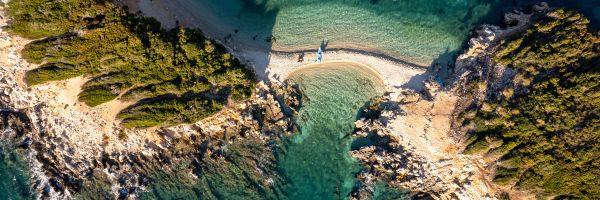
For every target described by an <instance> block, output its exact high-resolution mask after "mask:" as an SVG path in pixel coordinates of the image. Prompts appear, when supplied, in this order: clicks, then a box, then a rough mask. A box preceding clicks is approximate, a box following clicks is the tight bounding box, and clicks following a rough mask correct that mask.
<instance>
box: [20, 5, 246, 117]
mask: <svg viewBox="0 0 600 200" xmlns="http://www.w3.org/2000/svg"><path fill="white" fill-rule="evenodd" d="M8 6H9V7H8V14H9V15H10V17H11V18H12V20H11V23H10V25H9V27H8V28H9V30H10V31H11V32H13V33H16V34H19V35H21V36H24V37H26V38H30V39H38V40H35V41H33V42H32V43H30V44H28V45H27V46H26V47H25V49H24V50H23V52H22V54H23V57H24V58H25V59H26V60H27V61H28V62H30V63H34V64H40V66H39V68H37V69H34V70H30V71H28V72H27V73H26V75H25V82H26V83H27V84H29V85H32V86H33V85H39V84H43V83H47V82H49V81H56V80H65V79H69V78H74V77H77V76H81V75H84V76H85V77H87V78H89V81H88V82H86V83H85V84H84V85H83V87H82V88H83V89H82V91H81V93H80V94H79V100H80V101H81V102H84V103H86V104H87V105H89V106H92V107H93V106H97V105H100V104H103V103H106V102H108V101H112V100H115V99H118V100H121V101H125V102H137V103H136V104H134V105H132V106H130V107H129V108H127V109H125V110H123V111H121V113H120V114H119V115H118V116H117V117H118V118H120V119H122V124H123V125H124V126H125V127H152V126H164V125H175V124H179V123H192V122H195V121H198V120H200V119H202V118H204V117H207V116H210V115H212V114H213V113H216V112H218V111H219V110H221V109H222V108H223V106H224V104H226V102H227V101H230V100H242V99H245V98H247V97H248V96H249V95H250V94H251V93H252V88H253V86H254V81H253V75H252V72H251V71H249V70H248V69H246V68H245V67H244V66H243V65H242V64H241V63H240V62H239V61H238V60H237V59H235V58H233V56H232V55H231V54H229V53H227V51H226V49H225V48H224V47H222V46H220V45H217V44H215V43H214V42H213V41H211V40H209V39H207V38H205V37H204V36H203V34H202V32H201V31H200V30H197V29H188V28H184V27H182V26H180V27H178V28H175V29H172V30H164V29H163V28H161V26H160V23H159V22H157V21H156V20H154V19H151V18H145V17H141V16H138V15H133V14H130V13H128V12H127V11H126V10H123V9H121V8H119V7H117V6H116V5H113V4H112V3H109V2H107V1H94V0H66V1H47V0H34V1H10V2H9V4H8Z"/></svg>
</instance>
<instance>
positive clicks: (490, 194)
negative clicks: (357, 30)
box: [351, 3, 549, 199]
mask: <svg viewBox="0 0 600 200" xmlns="http://www.w3.org/2000/svg"><path fill="white" fill-rule="evenodd" d="M548 9H549V8H548V5H547V4H544V3H542V4H539V5H535V6H534V7H533V8H532V13H523V12H520V11H514V12H512V13H508V14H506V15H505V22H506V24H507V27H506V28H501V27H499V26H494V25H482V26H480V27H479V28H478V29H477V30H476V31H475V32H476V35H477V36H476V37H474V38H472V39H471V40H470V41H469V48H468V49H467V50H466V51H465V52H464V53H463V54H461V55H459V57H458V58H457V60H456V63H455V68H454V72H453V75H452V76H451V77H450V78H449V80H446V81H444V82H446V83H448V84H447V86H445V87H441V86H440V84H439V82H437V81H435V77H429V78H428V79H427V80H425V81H424V83H423V84H424V85H425V88H424V90H422V91H414V90H405V91H400V92H396V93H390V94H387V95H386V96H384V97H381V98H379V99H375V100H373V104H372V105H371V106H370V107H368V108H365V110H364V111H363V114H362V116H363V118H361V119H360V120H358V121H357V122H356V128H357V129H356V131H355V132H354V136H355V137H357V138H367V139H368V140H370V141H371V143H372V145H367V146H363V147H360V148H359V149H356V150H353V151H352V152H351V155H352V156H353V157H355V158H356V159H358V160H359V161H360V162H361V163H363V164H364V165H365V166H367V167H366V168H365V169H364V170H363V171H361V173H360V174H359V175H358V179H359V181H360V182H361V187H360V188H359V190H358V191H357V192H356V193H354V194H353V198H354V199H369V198H370V197H371V196H372V195H373V192H374V187H375V185H376V184H377V183H381V182H383V183H386V184H387V185H388V186H389V187H393V188H401V189H406V190H408V191H411V192H410V196H411V197H413V198H417V199H498V198H500V197H501V196H502V195H504V193H506V192H511V193H519V192H520V191H514V190H511V189H510V188H501V187H498V186H497V185H495V184H493V183H491V180H492V179H493V173H494V172H493V170H491V169H492V166H493V165H494V163H493V161H491V160H488V159H483V158H482V157H481V156H477V155H466V154H464V153H463V152H462V151H463V150H464V148H465V140H466V138H467V137H466V133H467V132H468V131H469V130H470V129H472V127H471V126H469V125H463V124H462V119H463V118H462V115H461V113H463V112H464V111H465V110H466V109H467V108H470V107H472V106H478V107H480V106H482V105H481V104H482V102H483V101H484V100H485V99H486V98H494V96H495V95H497V94H500V93H501V91H502V90H503V89H505V88H508V87H510V88H515V92H517V93H518V92H525V91H521V90H523V88H522V87H518V86H517V85H514V84H513V78H514V76H515V74H516V73H515V72H514V71H512V70H511V69H509V68H506V67H504V66H502V65H499V64H497V63H495V62H494V61H493V60H492V54H493V52H495V50H494V49H495V47H496V46H497V45H498V44H499V43H501V42H503V40H505V39H508V38H510V37H512V36H514V35H517V34H518V33H521V32H523V31H525V30H526V29H527V28H528V27H530V26H531V25H532V23H531V21H533V20H534V17H535V15H536V14H539V13H544V12H546V11H547V10H548ZM473 85H475V86H478V87H480V88H481V87H484V88H487V90H479V93H477V94H471V95H467V93H468V92H469V86H473ZM440 106H444V107H446V108H443V109H445V110H450V111H448V112H443V111H442V112H440V110H443V109H440V108H439V107H440ZM450 108H453V109H450ZM440 117H441V118H442V119H439V118H440ZM415 118H416V119H417V120H414V119H415ZM436 118H437V119H436ZM422 123H426V124H425V125H421V124H422ZM436 125H437V127H436ZM414 127H419V128H417V129H415V128H414ZM407 129H408V130H407ZM436 137H439V138H436ZM428 146H433V147H438V148H442V149H429V148H427V147H428ZM490 170H491V171H490ZM520 195H525V193H523V192H520ZM526 196H528V195H525V196H523V197H526ZM526 198H527V197H526Z"/></svg>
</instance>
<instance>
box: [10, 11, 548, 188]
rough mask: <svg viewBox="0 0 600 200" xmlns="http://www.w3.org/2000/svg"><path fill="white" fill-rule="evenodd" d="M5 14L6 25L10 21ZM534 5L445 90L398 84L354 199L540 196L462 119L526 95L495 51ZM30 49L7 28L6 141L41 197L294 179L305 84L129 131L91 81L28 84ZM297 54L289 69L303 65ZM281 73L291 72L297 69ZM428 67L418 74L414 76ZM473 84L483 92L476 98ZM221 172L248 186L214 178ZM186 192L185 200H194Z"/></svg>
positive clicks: (366, 134)
mask: <svg viewBox="0 0 600 200" xmlns="http://www.w3.org/2000/svg"><path fill="white" fill-rule="evenodd" d="M1 9H2V10H0V25H1V26H2V27H4V26H6V23H7V19H8V18H7V17H6V16H5V15H4V12H3V9H4V8H1ZM532 10H533V13H522V12H513V13H509V14H507V15H506V17H505V21H506V23H507V24H508V26H507V27H506V28H501V27H498V26H491V25H483V26H481V27H480V28H478V29H477V30H476V31H475V32H476V35H477V36H476V37H475V38H472V39H471V40H470V41H469V48H468V49H467V50H466V51H465V52H464V53H463V54H461V55H460V56H459V57H458V58H457V60H456V63H455V68H454V72H453V75H452V76H450V78H449V79H448V80H444V81H443V82H442V83H445V84H443V85H444V86H442V84H441V82H440V81H439V79H437V78H436V77H434V76H431V77H428V78H427V79H426V80H424V81H423V82H419V83H422V84H423V85H424V86H423V87H422V88H423V89H422V90H415V89H407V88H400V87H397V88H394V89H393V91H392V92H389V93H387V94H386V95H384V96H382V97H379V98H377V99H374V100H373V101H372V102H371V103H370V105H369V106H367V107H366V108H365V109H364V110H362V111H361V116H362V118H361V119H359V120H358V121H357V122H356V123H355V125H356V130H355V132H354V134H353V135H354V136H355V137H356V138H357V139H358V140H366V141H369V142H368V145H364V146H361V147H358V148H356V149H353V150H352V151H351V152H349V153H350V154H351V155H352V156H353V157H354V158H356V159H357V160H359V161H360V162H361V163H362V164H364V166H365V168H364V169H363V170H362V171H360V173H359V174H357V179H358V180H359V181H360V187H358V189H357V190H356V191H354V192H353V193H352V194H351V197H350V198H353V199H369V198H370V197H372V195H373V192H374V187H375V185H376V184H378V183H385V184H386V185H387V186H388V187H392V188H399V189H403V190H407V191H409V195H410V196H411V197H413V198H416V199H499V198H501V197H503V195H504V194H506V193H510V194H511V196H514V195H513V194H518V195H519V196H520V197H522V198H534V197H533V196H531V195H529V196H528V195H526V193H524V192H522V191H518V190H516V189H514V188H511V187H501V186H498V185H496V184H494V183H493V182H492V179H493V174H494V171H493V169H494V168H493V167H492V166H494V164H495V159H490V158H489V157H483V156H481V155H476V154H465V153H464V150H465V147H466V139H467V137H466V133H467V132H468V131H469V130H471V129H472V128H473V125H470V124H466V125H465V124H463V123H462V122H463V121H462V119H463V118H464V115H465V114H464V113H467V115H468V114H469V112H466V111H467V110H468V108H471V107H482V106H484V105H483V104H484V103H483V102H484V101H485V100H486V99H490V98H495V97H496V96H498V94H500V93H502V92H503V91H505V89H506V88H512V89H513V90H512V91H513V92H514V93H515V94H519V93H524V92H526V88H524V87H519V85H520V84H516V83H515V76H516V75H517V73H516V72H515V71H514V70H512V69H510V68H507V67H505V66H503V65H501V64H498V63H496V62H495V61H494V60H493V59H492V57H493V55H492V53H493V52H494V51H495V48H497V46H498V45H499V44H501V43H502V42H503V41H504V40H506V39H508V38H511V37H514V36H515V35H517V34H519V33H522V32H523V31H525V30H526V29H527V28H529V27H530V26H531V25H532V22H531V21H532V19H533V18H534V17H535V15H536V13H544V12H546V11H547V10H548V7H547V5H545V4H540V5H536V6H535V7H534V8H533V9H532ZM29 42H31V41H29V40H26V39H23V38H21V37H18V36H15V35H11V34H9V33H7V32H6V31H5V30H3V29H1V30H0V57H1V58H2V59H0V116H1V120H2V121H1V123H0V129H2V130H3V134H2V135H1V138H2V139H3V140H10V141H12V142H13V143H15V144H18V146H19V147H20V148H22V149H24V150H23V152H24V154H25V156H26V157H27V158H28V159H27V160H28V161H29V165H30V167H31V168H32V170H31V171H32V178H33V183H34V184H33V188H34V190H35V191H36V192H38V193H39V194H41V195H40V198H49V199H64V198H74V197H78V196H80V195H83V196H85V195H87V196H85V197H88V198H97V199H116V198H119V199H128V198H131V199H133V198H137V197H140V196H144V195H157V196H160V192H154V194H148V191H160V190H169V189H171V188H169V186H153V185H151V184H150V183H153V182H156V181H158V180H159V179H173V180H174V181H181V182H182V183H186V184H188V185H193V183H195V182H199V181H200V182H202V183H203V186H198V187H196V186H189V187H190V188H189V189H190V191H192V190H193V191H197V190H201V191H203V192H205V194H206V195H212V196H207V198H210V197H215V198H216V197H217V195H218V193H219V191H218V190H220V189H219V188H216V187H213V184H219V185H225V186H227V187H231V188H234V189H240V191H242V192H240V194H241V195H244V196H245V197H248V198H252V197H259V196H261V195H263V194H266V193H277V191H276V190H278V189H277V188H275V183H276V182H278V181H282V177H281V176H280V175H279V174H278V172H277V169H276V168H277V166H276V151H277V149H278V148H279V146H278V142H279V141H280V140H281V139H282V138H284V137H285V136H289V135H292V134H294V133H295V132H296V131H297V127H296V125H295V124H294V116H295V115H296V113H297V111H298V110H299V109H300V108H301V106H302V101H301V100H302V95H301V93H300V91H299V90H298V88H297V87H296V86H295V85H294V83H292V82H289V81H285V80H276V79H277V78H276V77H275V79H272V81H267V82H260V83H258V84H257V85H256V87H255V89H254V92H253V94H252V96H251V98H249V99H248V100H245V101H242V102H236V103H231V104H230V105H227V106H226V107H225V108H224V109H223V110H222V111H220V112H219V113H217V114H215V115H213V116H211V117H208V118H205V119H203V120H201V121H198V122H196V123H193V124H185V125H177V126H171V127H163V128H150V129H127V128H123V127H121V126H120V125H119V121H118V120H115V115H116V112H115V107H118V108H123V107H126V106H124V104H123V102H120V101H119V100H113V101H111V102H108V103H106V105H104V106H98V107H89V106H86V105H85V104H83V103H81V102H79V101H78V100H77V94H78V92H79V91H80V90H81V87H82V85H83V84H84V83H85V81H86V79H85V78H84V77H77V78H73V79H69V80H64V81H52V82H49V83H45V84H42V85H39V86H35V87H29V86H27V85H26V84H25V83H24V81H23V77H24V73H25V72H26V71H27V70H30V69H34V68H36V67H38V66H36V65H34V64H30V63H27V62H26V61H25V60H24V59H23V58H22V57H21V55H20V51H21V50H22V49H23V48H24V46H25V45H26V44H27V43H29ZM339 56H340V57H344V56H346V57H348V56H347V55H341V54H340V55H339ZM285 59H286V61H285V62H282V63H284V64H285V63H289V62H290V61H289V60H293V59H291V58H285ZM272 61H273V62H277V58H275V59H273V60H272ZM254 64H256V63H254ZM275 64H277V63H275ZM280 64H281V63H280ZM298 66H299V65H298V64H296V66H294V67H292V69H293V68H295V67H298ZM389 66H392V65H388V68H392V67H389ZM395 70H399V69H395ZM272 71H273V73H275V74H283V75H287V74H288V73H289V72H290V71H291V70H287V69H286V70H282V72H276V69H272ZM382 71H386V70H382ZM420 72H422V70H420V69H412V70H411V72H410V74H412V75H414V74H418V73H420ZM380 73H381V71H380ZM405 75H406V74H405ZM405 75H389V74H386V75H385V77H386V78H387V79H390V78H397V77H400V76H402V77H401V78H402V80H393V81H389V80H387V81H386V83H388V85H389V86H399V84H401V83H402V84H403V83H406V82H407V80H408V78H406V77H404V76H405ZM270 78H273V77H270ZM284 78H285V77H284ZM405 78H406V80H405ZM394 83H398V84H394ZM470 87H478V88H480V90H476V91H477V92H476V93H472V90H469V88H470ZM413 88H420V87H413ZM119 110H120V109H119ZM471 114H473V113H471ZM156 171H159V172H158V173H157V172H156ZM239 171H242V172H239ZM238 172H239V173H238ZM173 174H174V175H173ZM199 175H202V176H204V177H209V178H201V177H199ZM216 176H227V177H228V180H237V181H239V183H238V182H235V181H233V182H227V183H222V182H215V180H216V179H211V178H210V177H216ZM200 179H201V180H200ZM242 182H246V183H247V182H250V183H252V184H251V186H250V187H248V186H247V185H244V184H241V183H242ZM162 187H164V188H162ZM192 187H194V188H192ZM221 189H222V188H221ZM265 191H267V192H265ZM183 193H185V191H184V192H182V195H183V196H180V198H183V197H186V196H185V195H184V194H183Z"/></svg>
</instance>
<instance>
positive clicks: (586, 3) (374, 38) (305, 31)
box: [197, 0, 600, 66]
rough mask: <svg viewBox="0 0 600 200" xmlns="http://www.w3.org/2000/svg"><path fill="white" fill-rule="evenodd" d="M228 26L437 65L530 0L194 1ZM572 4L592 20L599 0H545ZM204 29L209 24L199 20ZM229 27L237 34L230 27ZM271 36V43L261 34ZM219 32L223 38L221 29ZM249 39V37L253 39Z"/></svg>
mask: <svg viewBox="0 0 600 200" xmlns="http://www.w3.org/2000/svg"><path fill="white" fill-rule="evenodd" d="M197 1H198V2H201V3H199V4H198V5H201V6H206V7H209V8H210V9H211V10H213V11H214V15H216V16H217V17H218V19H219V21H215V22H211V23H214V24H218V25H224V26H226V27H228V28H229V29H230V30H229V31H230V33H231V34H232V35H233V41H234V43H235V40H236V39H237V40H238V41H242V40H243V41H248V40H250V41H254V43H255V44H256V45H258V46H263V47H266V48H272V49H274V50H290V49H315V48H317V47H318V45H319V44H320V42H321V41H322V40H323V39H328V40H329V42H330V43H329V46H330V47H350V48H359V49H363V50H370V51H376V52H382V53H386V54H388V55H391V56H393V57H396V58H400V59H404V60H406V61H409V62H412V63H415V64H419V65H423V66H428V65H430V64H431V63H432V62H441V63H442V64H445V63H446V62H447V61H450V60H451V58H452V55H453V54H454V53H456V52H457V51H458V50H460V48H461V46H462V45H463V44H465V42H466V41H467V38H468V37H469V32H470V31H471V30H472V29H473V28H474V27H476V26H477V25H479V24H482V23H494V24H501V19H502V16H503V13H505V12H507V11H511V10H513V9H514V8H517V7H523V8H527V7H530V5H532V4H533V3H536V2H540V1H538V0H512V1H511V0H218V1H217V0H197ZM547 2H549V3H550V5H551V6H566V7H570V8H575V9H577V10H579V11H581V12H583V13H584V14H586V16H587V17H589V18H592V21H593V22H595V24H600V1H597V0H574V1H562V0H547ZM207 28H210V27H207ZM234 30H237V31H238V33H235V32H234ZM271 35H272V36H273V37H274V38H275V39H274V40H272V41H273V43H272V44H271V43H267V42H265V38H269V37H270V36H271ZM222 37H225V35H223V36H222ZM253 39H254V40H253Z"/></svg>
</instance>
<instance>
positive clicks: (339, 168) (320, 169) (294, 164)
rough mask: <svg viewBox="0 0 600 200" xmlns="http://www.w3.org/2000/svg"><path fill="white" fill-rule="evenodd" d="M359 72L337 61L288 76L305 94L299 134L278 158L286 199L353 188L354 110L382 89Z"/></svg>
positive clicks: (336, 195) (338, 195) (337, 195)
mask: <svg viewBox="0 0 600 200" xmlns="http://www.w3.org/2000/svg"><path fill="white" fill-rule="evenodd" d="M359 70H360V69H359ZM359 70H356V69H355V68H352V67H350V66H345V65H343V64H338V65H335V66H334V67H326V68H309V69H306V70H304V71H300V72H298V73H295V74H294V75H293V76H292V77H291V79H292V80H294V81H295V82H296V83H297V84H299V85H300V89H301V91H302V93H303V94H304V95H305V96H304V97H303V99H304V100H303V108H302V109H301V110H300V113H299V116H298V119H297V123H298V125H299V127H300V132H299V133H298V134H297V135H296V136H293V137H292V138H290V141H288V143H287V144H286V145H285V147H284V149H285V150H284V152H283V156H281V158H280V161H279V167H280V168H281V170H282V174H283V175H284V176H285V177H286V180H287V182H286V183H285V185H284V186H283V191H284V193H285V195H286V197H287V198H288V199H315V200H316V199H344V198H346V197H348V194H349V193H350V192H351V191H352V189H353V188H354V187H355V184H356V181H355V178H354V176H355V173H357V172H358V171H359V170H360V168H361V166H360V164H359V163H358V162H357V161H355V160H354V159H353V158H352V157H350V155H349V154H348V153H349V150H350V143H351V141H352V137H351V133H352V131H353V130H354V122H355V121H356V117H357V113H358V111H359V109H360V108H361V107H362V106H364V105H365V103H367V101H369V99H371V98H372V97H375V96H376V95H381V94H382V93H383V85H382V84H381V83H380V82H378V81H377V80H375V79H374V78H373V77H372V76H371V75H370V74H367V73H364V72H363V71H359Z"/></svg>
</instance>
